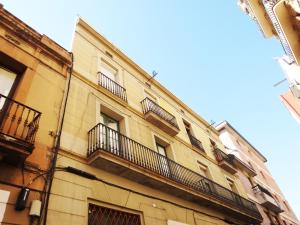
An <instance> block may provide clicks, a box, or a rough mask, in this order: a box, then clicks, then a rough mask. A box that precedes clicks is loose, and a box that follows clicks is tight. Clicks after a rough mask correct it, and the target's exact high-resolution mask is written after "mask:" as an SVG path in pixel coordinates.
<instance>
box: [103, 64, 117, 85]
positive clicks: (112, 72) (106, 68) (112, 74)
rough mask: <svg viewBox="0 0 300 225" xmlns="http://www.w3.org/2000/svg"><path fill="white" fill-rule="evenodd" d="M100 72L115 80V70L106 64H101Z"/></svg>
mask: <svg viewBox="0 0 300 225" xmlns="http://www.w3.org/2000/svg"><path fill="white" fill-rule="evenodd" d="M100 72H101V73H103V74H104V75H105V76H107V77H108V78H110V79H111V80H113V81H116V74H117V71H116V70H114V69H113V68H111V67H110V66H108V65H106V64H102V66H101V69H100Z"/></svg>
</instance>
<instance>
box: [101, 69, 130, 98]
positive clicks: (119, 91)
mask: <svg viewBox="0 0 300 225" xmlns="http://www.w3.org/2000/svg"><path fill="white" fill-rule="evenodd" d="M98 76H99V80H98V84H99V85H100V86H101V87H103V88H105V89H106V90H108V91H110V92H111V93H113V94H114V95H116V96H118V97H119V98H121V99H122V100H123V101H125V102H127V95H126V89H125V88H123V87H122V86H121V85H120V84H118V83H117V82H115V81H114V80H112V79H110V78H109V77H107V76H105V75H104V74H103V73H101V72H98Z"/></svg>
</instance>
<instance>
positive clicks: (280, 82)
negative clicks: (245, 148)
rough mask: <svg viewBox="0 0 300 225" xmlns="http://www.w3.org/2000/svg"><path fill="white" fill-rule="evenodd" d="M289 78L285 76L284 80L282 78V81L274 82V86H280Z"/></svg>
mask: <svg viewBox="0 0 300 225" xmlns="http://www.w3.org/2000/svg"><path fill="white" fill-rule="evenodd" d="M286 80H287V79H286V78H285V79H283V80H281V81H278V82H277V83H276V84H273V87H277V86H279V85H280V84H282V83H283V82H285V81H286Z"/></svg>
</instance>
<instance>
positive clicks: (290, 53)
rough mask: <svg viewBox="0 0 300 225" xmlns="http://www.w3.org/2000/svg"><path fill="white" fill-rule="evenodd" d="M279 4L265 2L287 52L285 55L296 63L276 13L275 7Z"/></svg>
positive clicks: (270, 1)
mask: <svg viewBox="0 0 300 225" xmlns="http://www.w3.org/2000/svg"><path fill="white" fill-rule="evenodd" d="M277 2H279V0H265V1H263V4H264V7H265V9H266V12H267V14H268V16H269V18H270V20H271V22H272V23H273V25H274V28H275V30H276V32H277V34H278V37H279V39H280V43H281V45H282V47H283V49H284V51H285V53H286V54H287V55H288V56H289V58H290V59H291V60H293V61H295V57H294V54H293V51H292V49H291V46H290V44H289V42H288V40H287V38H286V35H285V33H284V31H283V29H282V27H281V25H280V23H279V21H278V19H277V17H276V15H275V12H274V6H275V5H276V4H277Z"/></svg>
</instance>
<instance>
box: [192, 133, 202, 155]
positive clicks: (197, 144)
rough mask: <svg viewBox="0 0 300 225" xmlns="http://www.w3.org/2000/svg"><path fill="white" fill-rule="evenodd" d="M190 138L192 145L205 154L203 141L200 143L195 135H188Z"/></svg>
mask: <svg viewBox="0 0 300 225" xmlns="http://www.w3.org/2000/svg"><path fill="white" fill-rule="evenodd" d="M188 136H189V139H190V142H191V144H192V145H193V146H194V147H196V148H197V149H198V150H200V151H202V152H205V151H204V148H203V145H202V143H201V141H199V140H198V139H197V138H195V137H194V136H193V135H191V134H189V133H188Z"/></svg>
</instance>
